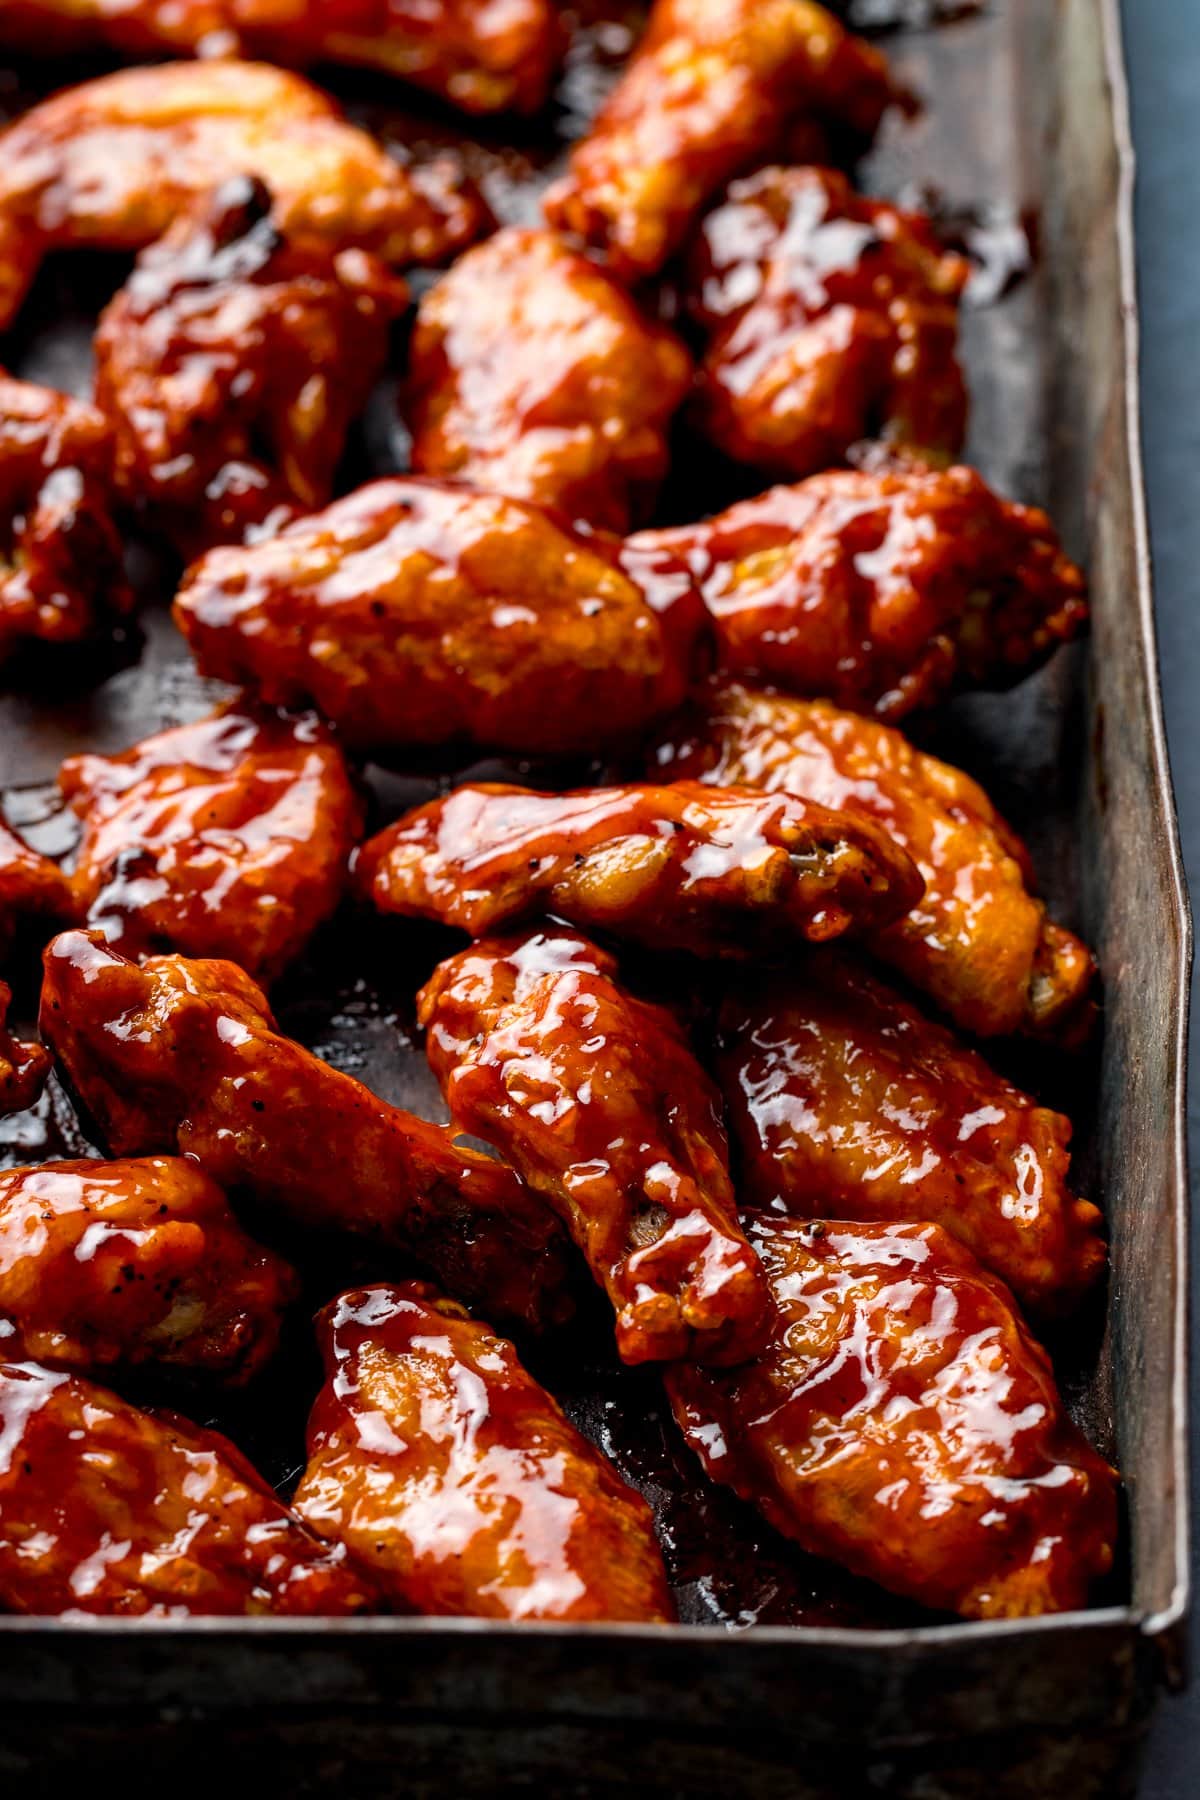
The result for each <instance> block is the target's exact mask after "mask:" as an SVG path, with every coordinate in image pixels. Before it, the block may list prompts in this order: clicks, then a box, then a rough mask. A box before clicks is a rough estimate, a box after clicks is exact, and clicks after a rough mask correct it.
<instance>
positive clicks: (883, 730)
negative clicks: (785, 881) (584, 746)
mask: <svg viewBox="0 0 1200 1800" xmlns="http://www.w3.org/2000/svg"><path fill="white" fill-rule="evenodd" d="M648 768H649V771H650V773H651V774H652V775H653V776H656V777H658V778H660V779H661V778H662V777H664V776H665V777H667V778H668V779H676V778H679V777H685V778H695V779H698V780H703V781H708V782H712V783H713V784H714V785H715V786H717V787H725V786H734V785H744V786H746V787H750V788H759V789H762V790H764V791H766V792H768V793H780V792H786V793H791V794H799V795H801V796H803V798H804V799H806V800H814V801H817V802H818V803H819V804H820V805H822V806H829V807H833V808H835V809H837V810H843V809H844V810H845V811H846V812H849V813H853V814H854V815H855V816H857V817H860V818H864V819H873V820H876V821H877V822H878V823H879V824H880V825H882V826H883V828H884V829H885V831H887V832H888V833H889V834H890V836H891V837H892V838H893V839H894V841H895V842H896V843H897V844H899V845H901V846H903V848H904V849H905V850H907V851H908V854H909V855H910V856H911V857H912V859H913V861H914V862H915V863H916V865H917V868H918V869H919V870H920V872H921V875H922V876H923V878H924V881H925V892H924V894H923V895H922V896H921V897H920V898H919V899H918V900H917V902H916V903H915V905H914V906H913V908H912V910H911V912H910V913H909V914H908V915H907V916H906V917H905V918H903V919H900V920H898V921H897V922H896V923H895V924H893V925H888V926H885V927H884V928H883V929H882V930H880V931H876V932H874V933H872V934H871V938H870V947H871V950H872V952H873V953H874V954H875V955H876V956H878V957H881V958H882V959H883V960H884V961H885V962H888V963H890V964H891V965H892V967H893V968H895V969H898V970H899V971H900V973H901V974H902V975H904V976H905V978H906V979H907V980H908V981H910V982H912V984H913V986H914V987H917V988H920V989H922V990H923V991H924V992H925V993H927V994H928V995H929V996H930V998H931V999H932V1000H933V1001H935V1002H936V1004H937V1005H938V1006H939V1007H940V1008H941V1009H942V1011H943V1012H945V1013H946V1014H948V1015H949V1017H950V1018H951V1019H953V1020H954V1022H955V1024H957V1025H958V1026H960V1027H961V1028H962V1029H963V1030H964V1031H970V1032H972V1033H974V1034H975V1035H976V1036H979V1037H996V1036H1002V1035H1007V1034H1009V1033H1013V1032H1021V1033H1023V1034H1025V1035H1027V1036H1032V1037H1039V1038H1046V1039H1049V1040H1051V1041H1056V1042H1060V1043H1061V1042H1067V1043H1070V1042H1073V1041H1075V1040H1076V1039H1077V1038H1079V1037H1081V1036H1082V1035H1084V1033H1085V1032H1086V1030H1087V1027H1088V1025H1089V1024H1090V1022H1091V1017H1092V1010H1093V1009H1092V1005H1091V1002H1090V1000H1089V992H1090V989H1091V986H1092V983H1093V977H1094V975H1095V964H1094V962H1093V960H1092V956H1091V953H1090V952H1089V951H1088V949H1087V947H1086V946H1085V945H1084V944H1082V943H1080V941H1079V939H1078V938H1077V937H1074V936H1073V935H1072V934H1071V932H1069V931H1066V930H1064V929H1063V927H1062V926H1060V925H1056V924H1054V923H1053V921H1052V920H1050V919H1047V917H1046V909H1045V907H1044V905H1043V904H1042V902H1041V901H1040V900H1038V899H1037V898H1036V897H1035V895H1034V894H1033V893H1032V891H1031V887H1032V881H1033V869H1032V866H1031V864H1030V860H1029V852H1028V851H1027V850H1026V848H1025V846H1024V844H1023V843H1022V842H1021V840H1020V838H1019V837H1018V836H1017V835H1016V833H1015V832H1014V831H1013V829H1012V827H1011V826H1010V825H1008V824H1007V823H1006V822H1005V820H1004V819H1003V818H1001V816H1000V814H999V813H998V812H997V811H996V809H995V807H994V806H993V805H992V803H991V801H990V800H989V799H988V797H987V795H986V794H985V793H984V791H983V789H982V788H981V787H980V786H979V784H978V783H977V782H975V781H972V780H971V778H970V776H969V775H964V774H963V772H962V770H961V769H956V768H953V767H952V766H951V765H950V764H949V763H944V762H939V761H938V759H937V758H936V757H933V756H927V755H926V754H925V753H924V752H923V751H920V750H917V749H915V748H914V747H913V745H912V744H910V743H909V742H908V740H907V738H905V737H903V736H901V734H900V732H898V731H896V730H895V729H894V728H892V727H891V726H887V725H881V724H879V723H878V722H877V721H876V720H874V719H866V718H863V717H862V716H861V715H860V714H857V713H848V712H842V711H840V710H839V709H838V708H837V707H836V706H831V705H830V704H829V703H828V702H827V701H824V700H812V701H805V700H793V699H790V698H789V697H788V696H786V695H783V694H772V693H767V692H763V691H760V690H757V689H754V688H749V687H744V686H742V685H741V684H740V683H738V682H730V681H718V682H714V683H711V684H709V685H708V686H707V687H705V688H704V689H702V690H701V691H700V693H699V696H698V699H697V703H696V705H695V708H694V709H693V710H691V711H690V712H689V713H688V714H687V715H685V716H684V717H681V718H680V719H679V720H677V721H676V723H675V724H674V725H673V726H672V727H671V728H670V729H669V730H668V732H667V733H666V734H665V735H664V737H663V738H662V740H661V741H660V743H659V744H658V745H657V747H656V748H655V750H654V751H653V752H652V754H651V755H650V757H649V759H648Z"/></svg>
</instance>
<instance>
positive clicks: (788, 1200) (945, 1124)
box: [718, 956, 1105, 1314]
mask: <svg viewBox="0 0 1200 1800" xmlns="http://www.w3.org/2000/svg"><path fill="white" fill-rule="evenodd" d="M720 1043H721V1048H720V1055H719V1060H718V1074H719V1077H720V1081H721V1085H722V1088H723V1089H724V1093H725V1098H726V1100H727V1102H728V1104H729V1111H730V1123H731V1129H732V1133H733V1138H734V1141H735V1143H736V1144H737V1146H738V1149H739V1150H740V1159H739V1178H738V1197H739V1199H740V1201H741V1202H742V1204H743V1205H745V1206H748V1207H751V1208H754V1209H757V1210H763V1211H770V1210H779V1209H780V1208H782V1209H784V1210H786V1211H787V1212H789V1213H791V1214H793V1215H794V1216H795V1217H798V1218H803V1219H811V1218H821V1217H825V1216H828V1215H829V1214H833V1215H834V1216H835V1217H837V1218H839V1219H861V1220H868V1221H879V1222H881V1223H884V1224H886V1223H889V1222H890V1221H893V1220H905V1219H911V1218H912V1217H913V1215H914V1213H917V1214H919V1216H920V1217H921V1218H922V1219H929V1220H931V1221H933V1222H934V1223H935V1224H938V1225H940V1226H942V1228H943V1229H944V1230H945V1231H948V1232H949V1233H950V1235H951V1236H952V1237H956V1238H957V1239H958V1240H959V1242H960V1243H963V1244H965V1245H966V1246H967V1248H968V1250H970V1251H972V1252H973V1254H974V1255H975V1256H976V1257H977V1258H978V1259H979V1261H980V1262H981V1263H982V1264H983V1265H984V1267H985V1268H988V1269H990V1270H991V1271H992V1273H993V1274H994V1275H998V1276H999V1277H1000V1278H1001V1280H1002V1281H1004V1282H1006V1283H1007V1285H1008V1286H1009V1287H1010V1288H1011V1289H1012V1291H1013V1292H1014V1294H1015V1295H1016V1296H1017V1299H1018V1300H1019V1301H1020V1302H1021V1304H1022V1306H1024V1307H1026V1308H1028V1309H1029V1310H1031V1311H1035V1312H1038V1313H1040V1314H1053V1313H1063V1312H1066V1311H1068V1310H1069V1309H1070V1308H1071V1307H1072V1306H1073V1305H1074V1304H1075V1303H1076V1302H1077V1301H1078V1300H1079V1298H1080V1296H1081V1295H1082V1294H1083V1293H1084V1292H1085V1291H1086V1290H1087V1289H1088V1288H1089V1287H1091V1286H1092V1285H1093V1284H1094V1283H1095V1282H1096V1281H1097V1280H1098V1279H1099V1277H1100V1275H1101V1274H1102V1273H1103V1270H1104V1260H1105V1258H1104V1243H1103V1239H1102V1238H1101V1236H1100V1213H1099V1211H1098V1209H1097V1208H1096V1207H1094V1206H1093V1205H1091V1203H1090V1202H1089V1201H1087V1200H1079V1199H1077V1198H1076V1197H1075V1195H1074V1194H1072V1193H1071V1191H1070V1189H1069V1187H1068V1185H1067V1183H1068V1180H1069V1170H1070V1153H1069V1150H1068V1146H1069V1144H1070V1141H1071V1122H1070V1120H1069V1119H1067V1118H1065V1117H1064V1115H1063V1114H1062V1113H1057V1112H1051V1111H1050V1110H1049V1109H1048V1108H1047V1107H1044V1106H1039V1105H1038V1104H1037V1103H1036V1101H1034V1100H1032V1099H1031V1098H1030V1096H1029V1095H1028V1094H1023V1093H1022V1092H1021V1091H1020V1089H1019V1088H1015V1087H1013V1086H1012V1085H1011V1083H1009V1082H1007V1081H1005V1080H1003V1079H1002V1078H1001V1077H1000V1076H999V1075H997V1074H996V1073H995V1072H994V1070H992V1069H990V1068H989V1067H988V1065H987V1063H986V1062H985V1061H984V1060H983V1058H982V1057H981V1056H980V1055H979V1054H978V1052H977V1051H975V1050H971V1049H968V1048H967V1046H966V1045H965V1044H962V1043H960V1042H959V1041H958V1040H957V1039H956V1038H955V1037H954V1036H953V1035H952V1034H951V1033H950V1032H949V1031H947V1030H945V1029H944V1027H942V1026H941V1025H935V1024H934V1023H933V1022H932V1021H931V1020H929V1019H926V1018H924V1017H923V1016H922V1015H921V1013H919V1012H918V1011H917V1009H916V1007H915V1006H911V1005H910V1004H909V1003H908V1002H907V1001H906V1000H903V999H902V998H901V997H900V995H899V994H896V993H893V992H892V991H891V990H890V989H889V988H887V987H885V986H884V985H883V984H882V983H881V982H879V981H876V980H875V979H874V978H873V977H872V976H870V975H868V974H867V973H866V971H865V970H863V969H861V968H859V967H857V966H856V965H855V964H853V963H851V962H850V960H849V959H848V958H844V957H832V956H812V957H809V958H808V959H807V960H806V961H805V962H804V963H803V965H802V966H801V967H800V969H799V970H798V972H797V973H796V974H795V975H794V976H793V977H792V978H791V979H790V980H789V981H787V982H786V983H781V982H780V981H778V980H775V981H771V982H770V983H769V984H768V983H767V982H766V981H762V982H760V983H759V984H757V985H756V986H754V987H753V988H750V989H747V988H746V987H745V986H743V987H742V988H740V989H737V990H735V989H731V990H730V992H729V994H728V996H727V998H726V1000H725V1004H724V1007H723V1009H722V1012H721V1016H720Z"/></svg>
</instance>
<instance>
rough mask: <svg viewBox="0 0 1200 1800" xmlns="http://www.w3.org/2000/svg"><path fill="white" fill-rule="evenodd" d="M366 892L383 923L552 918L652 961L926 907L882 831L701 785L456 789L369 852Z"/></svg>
mask: <svg viewBox="0 0 1200 1800" xmlns="http://www.w3.org/2000/svg"><path fill="white" fill-rule="evenodd" d="M355 882H356V885H357V887H358V889H359V892H360V893H361V894H362V895H363V896H364V898H366V899H369V900H371V901H372V902H373V903H374V905H376V906H377V907H378V908H379V910H380V911H381V912H385V913H401V914H407V915H409V916H415V917H418V918H427V919H437V920H440V921H441V922H442V923H443V924H446V925H457V926H459V927H461V929H462V930H464V931H467V932H469V933H470V934H471V936H472V937H483V936H484V935H485V934H486V933H488V932H492V931H498V930H501V929H503V928H504V927H507V926H512V925H513V924H516V923H519V922H520V921H521V920H523V919H528V918H530V917H534V918H536V917H537V916H539V915H544V914H552V915H554V916H555V917H557V918H561V919H567V920H569V921H570V922H571V923H572V924H574V925H578V926H580V927H581V928H582V929H583V930H585V931H604V932H612V933H613V934H614V935H615V936H617V937H622V938H631V939H632V940H634V941H635V942H636V943H640V944H646V945H648V946H650V947H651V948H653V949H662V950H688V951H691V952H693V953H694V954H695V955H698V956H734V957H745V956H759V955H764V954H768V953H769V952H770V951H772V950H776V951H781V950H790V949H792V948H794V947H795V945H796V944H797V943H799V942H800V941H802V940H804V939H807V940H809V941H810V942H812V943H823V942H825V941H827V940H828V939H830V938H835V937H839V936H841V934H842V933H843V932H846V931H863V930H866V929H868V928H869V927H871V926H872V925H877V924H879V923H880V922H881V921H882V920H890V919H895V918H898V917H899V916H900V914H901V913H903V912H905V911H907V909H908V908H909V907H910V906H911V905H912V904H913V903H914V901H915V900H916V899H917V898H918V897H919V895H920V877H919V876H918V875H917V872H916V870H915V868H913V866H912V864H911V863H910V862H909V859H908V857H907V856H906V855H905V854H904V852H903V851H902V850H898V849H897V848H896V847H895V846H894V845H893V844H892V842H891V840H890V838H888V836H887V834H886V833H885V832H883V831H881V830H879V829H877V828H876V827H875V826H874V825H870V826H868V825H867V824H866V822H865V821H863V823H862V824H859V823H857V822H852V821H851V820H850V819H849V817H848V816H847V815H846V814H838V813H832V812H829V811H827V810H826V808H824V807H822V806H810V805H809V804H808V803H807V802H806V801H803V800H795V799H793V798H792V796H791V795H777V796H771V797H769V798H768V799H767V800H766V801H765V803H764V798H763V796H762V795H761V794H756V793H754V792H752V791H751V790H749V789H738V788H728V789H717V788H712V787H704V786H702V785H701V783H699V782H695V781H680V782H676V783H674V785H672V786H670V787H611V788H590V789H585V790H583V791H581V792H577V793H571V794H538V793H533V792H531V791H530V789H528V788H518V787H503V786H499V785H487V784H479V785H476V786H470V787H460V788H456V789H455V790H454V792H453V793H450V794H447V795H446V796H445V797H444V798H443V799H440V800H432V801H430V802H429V804H428V805H427V806H422V807H418V808H417V809H416V811H415V812H412V813H409V814H408V815H407V816H406V817H404V818H402V819H400V820H398V821H397V823H396V824H394V825H390V826H388V827H387V828H386V829H385V830H384V831H381V832H380V833H379V834H378V836H376V837H373V838H371V839H370V841H369V842H368V843H366V844H364V845H363V847H362V849H361V850H360V851H359V852H358V855H357V857H356V859H355Z"/></svg>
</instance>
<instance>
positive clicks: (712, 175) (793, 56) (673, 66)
mask: <svg viewBox="0 0 1200 1800" xmlns="http://www.w3.org/2000/svg"><path fill="white" fill-rule="evenodd" d="M902 98H903V96H901V95H900V94H899V93H898V91H897V89H896V88H895V87H894V86H893V84H892V81H891V79H890V77H889V74H888V69H887V64H886V63H885V61H884V59H883V58H882V57H881V56H880V55H879V53H878V52H877V51H875V50H872V49H871V48H870V47H869V45H867V44H865V43H864V42H863V41H862V39H861V38H856V37H852V36H851V35H850V34H849V33H848V32H847V31H846V30H844V28H843V27H842V26H841V25H839V24H838V22H837V20H836V19H835V18H833V16H832V15H831V14H830V13H828V12H826V11H825V9H824V8H823V7H821V6H815V5H812V4H810V3H809V0H655V4H654V6H653V7H652V9H651V12H650V20H649V23H648V25H647V27H646V32H645V36H644V37H643V38H642V41H641V43H640V44H639V46H638V48H637V50H636V51H635V53H634V55H633V58H632V60H631V61H630V63H629V65H628V67H627V68H626V70H625V72H624V74H623V75H622V77H621V79H620V80H619V81H618V83H617V85H616V87H615V88H614V89H613V91H612V93H611V94H610V95H609V98H608V99H607V101H606V102H605V104H604V105H603V106H602V107H601V109H600V112H599V114H598V116H597V118H596V121H595V123H594V124H593V126H592V129H591V130H590V131H589V133H588V134H587V136H586V137H585V138H584V139H583V140H582V141H581V142H580V143H579V144H577V145H576V147H575V149H574V151H573V152H572V154H571V160H570V164H569V167H568V171H567V174H566V175H565V176H564V177H563V179H562V180H561V181H559V182H557V183H556V184H555V186H554V187H553V188H551V190H550V192H549V194H548V195H547V196H546V215H547V217H548V218H549V220H550V222H551V224H552V225H556V226H559V227H560V228H561V229H562V230H564V231H569V232H573V233H574V234H575V235H577V236H578V237H580V238H582V239H583V240H584V241H585V242H586V243H589V244H594V245H596V246H597V248H599V249H601V250H603V252H604V254H605V256H606V257H607V259H608V261H609V263H610V264H611V265H612V267H613V269H614V270H615V272H616V273H618V274H619V275H621V276H622V277H627V278H636V277H638V276H642V275H651V274H653V273H654V271H655V270H656V269H659V268H661V266H662V264H663V263H664V262H665V261H666V259H667V257H668V256H669V255H670V254H671V252H672V251H673V250H675V249H677V248H678V247H679V245H680V244H681V243H682V241H683V239H684V238H685V237H686V235H687V232H688V229H689V227H690V225H691V224H692V221H693V220H694V219H695V218H696V216H697V214H698V213H699V212H700V211H701V210H702V208H703V207H704V205H705V203H706V201H707V200H708V199H709V198H710V197H711V196H712V195H713V194H714V193H716V192H717V191H718V190H719V189H720V188H722V187H723V186H724V184H725V183H726V182H727V181H728V180H729V178H730V176H732V175H737V174H738V173H740V172H741V171H742V170H743V169H747V168H752V167H753V166H754V164H755V163H757V162H761V160H762V159H763V157H764V156H767V155H769V154H770V153H771V151H772V150H774V149H776V148H777V147H778V146H779V144H780V142H781V140H783V139H784V138H785V137H786V136H787V134H788V132H789V128H794V127H795V126H796V125H797V122H798V121H799V122H800V123H801V124H803V125H806V126H810V127H811V125H813V124H814V123H816V124H817V125H824V124H828V125H830V126H831V127H833V128H834V129H835V130H837V129H840V130H845V131H846V132H848V133H849V134H850V135H852V136H856V137H870V136H871V135H872V134H873V133H874V131H875V129H876V127H877V126H878V124H879V121H880V119H881V118H882V116H883V114H884V112H885V111H886V110H887V108H888V107H889V106H890V105H891V104H893V103H894V102H896V101H898V100H901V99H902Z"/></svg>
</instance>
